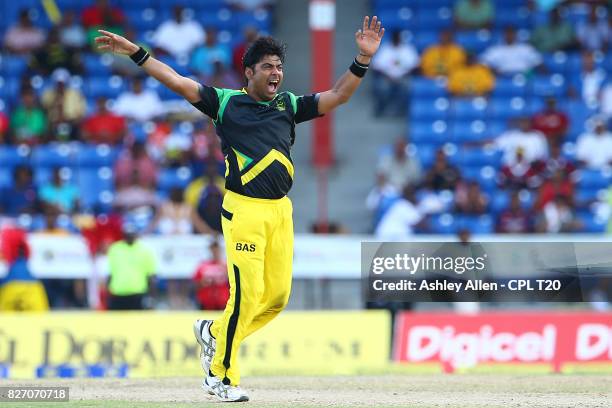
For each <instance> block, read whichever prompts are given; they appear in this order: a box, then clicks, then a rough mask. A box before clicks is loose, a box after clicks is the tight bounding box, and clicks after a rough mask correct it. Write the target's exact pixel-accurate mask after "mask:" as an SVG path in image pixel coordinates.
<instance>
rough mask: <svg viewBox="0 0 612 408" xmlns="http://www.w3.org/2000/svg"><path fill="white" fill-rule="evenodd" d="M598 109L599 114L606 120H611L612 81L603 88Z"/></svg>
mask: <svg viewBox="0 0 612 408" xmlns="http://www.w3.org/2000/svg"><path fill="white" fill-rule="evenodd" d="M599 107H600V111H601V114H602V115H604V116H605V117H606V119H610V118H612V81H608V83H607V84H606V85H605V86H604V87H603V89H602V91H601V95H600V97H599Z"/></svg>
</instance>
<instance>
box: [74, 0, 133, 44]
mask: <svg viewBox="0 0 612 408" xmlns="http://www.w3.org/2000/svg"><path fill="white" fill-rule="evenodd" d="M81 18H82V21H83V26H84V27H85V29H86V30H87V43H88V44H90V46H91V47H92V48H93V49H95V42H94V39H95V38H96V37H97V36H98V35H100V33H98V29H100V28H102V29H104V30H108V31H111V32H113V33H115V34H119V35H123V33H124V24H125V16H124V14H123V12H122V11H121V10H120V9H119V8H117V7H112V6H111V5H110V4H109V1H108V0H96V2H95V4H92V5H91V6H89V7H86V8H85V9H84V10H83V14H82V16H81Z"/></svg>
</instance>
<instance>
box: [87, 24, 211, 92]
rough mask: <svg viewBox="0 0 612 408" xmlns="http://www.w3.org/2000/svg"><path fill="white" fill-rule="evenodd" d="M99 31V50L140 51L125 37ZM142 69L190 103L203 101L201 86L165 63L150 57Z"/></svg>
mask: <svg viewBox="0 0 612 408" xmlns="http://www.w3.org/2000/svg"><path fill="white" fill-rule="evenodd" d="M98 31H99V32H100V34H102V35H101V36H99V37H96V39H95V41H96V44H97V45H98V49H99V50H102V51H110V52H112V53H114V54H122V55H132V54H134V53H135V52H136V51H138V49H139V47H138V45H136V44H134V43H133V42H131V41H129V40H128V39H127V38H125V37H122V36H120V35H118V34H114V33H111V32H110V31H106V30H98ZM142 68H143V69H144V71H145V72H146V73H147V74H149V75H151V76H152V77H153V78H155V79H157V80H158V81H159V82H161V83H162V84H164V85H166V86H167V87H168V88H170V89H171V90H172V91H174V92H176V93H177V94H179V95H181V96H182V97H183V98H185V99H187V100H188V101H189V102H198V101H199V100H200V99H202V98H201V96H200V93H199V91H198V90H199V87H200V85H199V84H198V83H197V82H196V81H194V80H193V79H191V78H187V77H184V76H182V75H179V74H178V73H177V72H176V71H175V70H173V69H172V68H171V67H169V66H168V65H166V64H164V63H163V62H161V61H159V60H157V59H155V58H153V57H149V59H147V60H146V61H145V63H144V64H142Z"/></svg>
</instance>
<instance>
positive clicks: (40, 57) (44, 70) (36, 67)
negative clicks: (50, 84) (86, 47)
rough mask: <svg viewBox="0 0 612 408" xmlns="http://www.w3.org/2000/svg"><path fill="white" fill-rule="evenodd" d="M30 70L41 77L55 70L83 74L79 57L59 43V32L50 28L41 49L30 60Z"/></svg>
mask: <svg viewBox="0 0 612 408" xmlns="http://www.w3.org/2000/svg"><path fill="white" fill-rule="evenodd" d="M30 67H31V68H32V70H33V71H34V72H36V73H38V74H40V75H42V76H48V75H50V74H51V73H52V72H54V71H56V70H60V69H61V70H63V71H66V70H68V71H70V73H72V74H80V73H82V72H83V65H82V62H81V55H80V54H79V52H78V51H76V50H74V49H70V48H67V47H66V46H65V45H64V44H62V43H61V42H60V36H59V31H58V29H57V28H52V29H51V31H49V36H48V38H47V42H46V44H45V46H44V47H43V48H40V49H39V50H38V51H36V52H35V53H34V54H33V55H32V58H31V59H30Z"/></svg>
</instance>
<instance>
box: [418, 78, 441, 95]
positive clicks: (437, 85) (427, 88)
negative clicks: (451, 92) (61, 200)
mask: <svg viewBox="0 0 612 408" xmlns="http://www.w3.org/2000/svg"><path fill="white" fill-rule="evenodd" d="M410 92H411V93H412V95H413V96H414V97H415V98H421V97H424V96H427V97H430V98H439V97H441V96H446V95H447V92H446V88H445V87H444V85H443V84H442V83H441V82H439V81H436V80H434V79H428V78H422V77H417V78H414V79H413V80H412V82H411V84H410Z"/></svg>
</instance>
